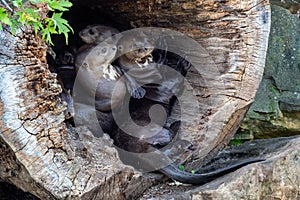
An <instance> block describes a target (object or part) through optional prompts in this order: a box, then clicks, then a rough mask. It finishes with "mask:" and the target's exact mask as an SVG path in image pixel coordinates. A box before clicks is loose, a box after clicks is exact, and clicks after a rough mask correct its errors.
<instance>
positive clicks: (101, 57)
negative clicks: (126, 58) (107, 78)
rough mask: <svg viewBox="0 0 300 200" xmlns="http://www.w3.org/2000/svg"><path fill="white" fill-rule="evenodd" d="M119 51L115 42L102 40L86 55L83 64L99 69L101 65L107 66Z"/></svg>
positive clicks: (92, 69) (90, 68)
mask: <svg viewBox="0 0 300 200" xmlns="http://www.w3.org/2000/svg"><path fill="white" fill-rule="evenodd" d="M116 52H117V47H116V46H115V45H114V44H110V43H106V42H102V43H100V44H98V45H96V46H95V47H93V48H92V49H90V51H89V53H88V54H87V55H86V57H85V59H84V61H83V63H82V65H83V66H84V67H87V68H88V69H89V70H91V71H94V70H97V68H98V67H99V66H107V65H108V64H110V63H111V62H112V60H113V59H114V57H115V55H116Z"/></svg>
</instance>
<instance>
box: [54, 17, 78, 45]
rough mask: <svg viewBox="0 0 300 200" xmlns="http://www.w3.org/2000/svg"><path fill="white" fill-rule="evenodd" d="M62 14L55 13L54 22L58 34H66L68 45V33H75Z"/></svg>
mask: <svg viewBox="0 0 300 200" xmlns="http://www.w3.org/2000/svg"><path fill="white" fill-rule="evenodd" d="M61 16H62V13H53V15H52V18H51V19H52V20H53V21H54V24H55V26H57V30H58V34H62V33H63V34H64V35H65V38H66V43H67V44H68V33H69V32H70V31H71V32H72V33H73V32H74V31H73V29H72V27H71V26H70V25H69V23H68V21H67V20H65V19H63V18H61Z"/></svg>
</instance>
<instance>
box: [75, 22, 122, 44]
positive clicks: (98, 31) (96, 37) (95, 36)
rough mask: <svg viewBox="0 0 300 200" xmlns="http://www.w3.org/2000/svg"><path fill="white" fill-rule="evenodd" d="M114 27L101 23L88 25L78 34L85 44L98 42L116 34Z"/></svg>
mask: <svg viewBox="0 0 300 200" xmlns="http://www.w3.org/2000/svg"><path fill="white" fill-rule="evenodd" d="M118 33H119V31H118V30H117V29H115V28H112V27H109V26H102V25H89V26H87V27H86V28H85V29H83V30H81V31H80V32H79V36H80V38H81V39H82V41H84V42H85V43H87V44H93V43H100V42H103V41H104V40H106V39H108V38H110V37H112V36H114V35H116V34H118Z"/></svg>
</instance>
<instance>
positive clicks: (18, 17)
mask: <svg viewBox="0 0 300 200" xmlns="http://www.w3.org/2000/svg"><path fill="white" fill-rule="evenodd" d="M71 6H72V3H71V2H69V1H68V0H28V1H26V2H25V1H24V2H23V0H10V1H9V3H8V2H7V1H6V0H1V2H0V31H1V30H2V29H3V25H4V24H6V25H8V26H10V28H11V31H12V33H13V34H14V33H15V32H16V30H17V29H18V28H19V27H20V26H21V25H27V26H32V27H33V29H34V31H35V34H41V37H42V39H43V40H45V41H46V42H47V43H50V44H52V45H53V43H52V40H51V35H52V34H64V36H65V38H66V43H68V34H69V32H73V29H72V27H71V26H70V25H69V23H68V21H67V20H65V19H63V18H62V14H63V12H65V11H68V10H69V8H70V7H71ZM49 16H50V17H49Z"/></svg>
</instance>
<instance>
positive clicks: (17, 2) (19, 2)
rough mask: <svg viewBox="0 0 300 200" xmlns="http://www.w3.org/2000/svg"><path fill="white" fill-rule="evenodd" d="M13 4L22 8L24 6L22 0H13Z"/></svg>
mask: <svg viewBox="0 0 300 200" xmlns="http://www.w3.org/2000/svg"><path fill="white" fill-rule="evenodd" d="M12 4H13V6H15V7H17V8H22V6H23V2H22V0H15V1H12Z"/></svg>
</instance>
